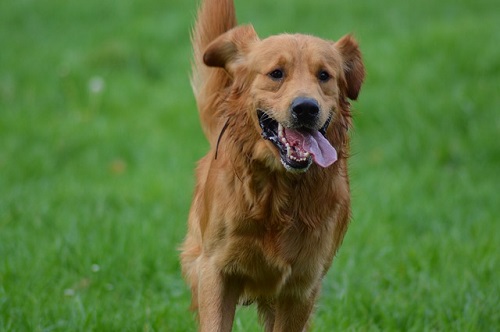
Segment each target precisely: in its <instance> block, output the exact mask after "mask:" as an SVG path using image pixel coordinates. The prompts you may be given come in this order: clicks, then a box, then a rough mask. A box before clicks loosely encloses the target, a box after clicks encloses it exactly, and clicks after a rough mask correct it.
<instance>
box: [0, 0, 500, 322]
mask: <svg viewBox="0 0 500 332" xmlns="http://www.w3.org/2000/svg"><path fill="white" fill-rule="evenodd" d="M236 5H237V10H238V15H239V18H240V21H241V22H252V23H253V24H254V26H255V28H256V30H257V31H258V33H259V34H260V35H261V36H267V35H270V34H275V33H279V32H304V33H312V34H315V35H319V36H320V37H323V38H330V39H338V38H339V37H341V36H342V35H343V34H345V33H349V32H352V33H354V34H355V35H356V37H357V38H358V40H359V41H360V44H361V49H362V51H363V54H364V59H365V62H366V66H367V72H368V76H367V80H366V83H365V85H364V86H363V89H362V92H361V95H360V100H359V101H358V102H356V103H355V104H354V121H355V129H354V130H353V131H352V139H353V144H352V148H353V149H352V150H353V151H352V152H353V156H352V158H351V162H350V164H351V183H352V192H353V220H352V223H351V226H350V229H349V231H348V233H347V236H346V238H345V240H344V244H343V247H342V248H341V250H340V252H339V254H338V256H337V258H336V260H335V261H334V264H333V266H332V269H331V270H330V272H329V274H328V275H327V277H326V278H325V280H324V283H323V292H322V295H321V299H320V301H319V303H318V306H317V310H316V313H315V316H314V320H313V323H312V329H313V331H497V330H499V329H500V276H499V271H500V262H499V260H500V251H499V249H498V248H499V245H500V218H499V215H500V194H499V190H500V178H499V172H500V115H499V108H500V91H499V88H500V33H499V30H498V22H500V11H498V3H497V1H494V0H478V1H472V0H468V1H466V0H458V1H457V0H443V1H431V0H423V1H419V2H415V3H412V2H402V1H396V0H381V1H365V2H362V3H361V2H353V1H347V0H338V1H329V0H311V1H298V0H276V1H265V0H254V1H247V2H244V1H241V0H237V1H236ZM195 10H196V1H185V0H168V1H156V0H143V1H132V0H129V1H107V2H106V1H97V0H88V1H76V0H70V1H63V0H46V1H35V0H23V1H2V2H0V331H193V330H195V326H196V325H195V323H194V319H193V315H192V314H191V313H190V312H189V311H188V306H189V292H188V290H187V288H186V286H185V284H184V282H183V280H182V278H181V275H180V267H179V262H178V252H177V246H178V245H179V244H180V243H181V242H182V239H183V236H184V233H185V221H186V218H187V212H188V209H189V204H190V199H191V194H192V190H193V184H194V178H193V169H194V167H195V162H196V160H197V159H199V158H200V157H201V156H202V155H203V154H204V152H205V151H206V150H207V147H208V145H207V143H206V141H205V138H204V136H203V134H202V132H201V129H200V126H199V123H198V118H197V113H196V109H195V103H194V99H193V97H192V93H191V90H190V86H189V81H188V73H189V63H190V45H189V29H190V26H191V24H192V22H193V16H194V13H195ZM234 330H235V331H256V330H257V331H258V330H259V328H258V325H257V323H256V314H255V311H254V310H253V309H251V308H242V309H240V310H238V312H237V317H236V320H235V328H234Z"/></svg>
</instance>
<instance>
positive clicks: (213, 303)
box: [198, 259, 241, 332]
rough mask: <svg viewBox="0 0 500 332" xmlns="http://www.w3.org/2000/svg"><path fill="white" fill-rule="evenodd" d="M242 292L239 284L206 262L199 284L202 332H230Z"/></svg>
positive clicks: (208, 261)
mask: <svg viewBox="0 0 500 332" xmlns="http://www.w3.org/2000/svg"><path fill="white" fill-rule="evenodd" d="M240 292H241V287H240V285H239V283H237V282H235V281H234V280H231V278H228V277H226V276H224V275H222V273H221V271H220V270H219V269H218V268H217V267H216V266H215V265H214V264H212V263H211V262H210V260H208V259H207V260H205V261H204V264H202V267H201V269H200V274H199V284H198V304H199V307H198V313H199V319H200V332H230V331H231V329H232V326H233V320H234V313H235V310H236V304H237V303H238V299H239V296H240Z"/></svg>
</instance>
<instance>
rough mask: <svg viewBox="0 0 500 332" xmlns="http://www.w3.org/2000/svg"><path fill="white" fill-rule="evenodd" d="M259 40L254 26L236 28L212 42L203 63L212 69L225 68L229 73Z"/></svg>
mask: <svg viewBox="0 0 500 332" xmlns="http://www.w3.org/2000/svg"><path fill="white" fill-rule="evenodd" d="M257 40H259V37H258V36H257V33H256V32H255V30H254V28H253V26H251V25H242V26H238V27H235V28H233V29H231V30H229V31H227V32H225V33H224V34H222V35H220V36H219V37H217V38H216V39H215V40H214V41H212V42H211V43H210V44H209V45H208V47H207V49H206V50H205V54H203V62H204V63H205V64H206V65H207V66H210V67H221V68H225V69H226V70H228V71H229V72H231V71H232V70H231V69H232V65H234V64H235V63H236V62H237V61H238V60H240V59H241V58H243V56H244V54H245V53H246V52H247V50H248V48H249V45H251V44H252V43H253V42H255V41H257Z"/></svg>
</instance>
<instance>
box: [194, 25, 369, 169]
mask: <svg viewBox="0 0 500 332" xmlns="http://www.w3.org/2000/svg"><path fill="white" fill-rule="evenodd" d="M204 60H205V63H206V64H207V65H210V66H217V67H223V68H225V69H226V70H227V71H228V73H229V74H230V75H231V76H232V78H233V82H234V84H236V85H237V86H238V89H240V90H245V91H248V95H247V96H248V98H247V99H248V105H245V107H246V109H247V110H248V111H249V112H250V116H251V117H252V119H254V123H255V127H256V130H259V131H260V132H261V135H262V137H263V138H264V139H266V140H268V141H270V142H271V143H272V145H273V146H272V145H270V144H267V145H266V146H268V148H267V155H268V156H266V157H268V158H274V159H276V156H278V158H279V160H280V161H281V163H282V164H283V166H285V168H286V169H287V170H289V171H293V172H305V171H306V170H307V169H308V168H309V167H310V166H311V164H312V163H313V162H315V163H316V164H318V165H319V166H321V167H328V166H329V165H331V164H333V163H334V162H335V161H336V160H337V151H336V149H335V147H334V145H335V144H336V143H338V142H330V141H329V140H328V139H327V130H328V128H329V126H330V124H331V123H332V122H333V123H335V122H338V121H345V119H341V112H340V109H341V107H342V105H346V104H347V102H346V98H350V99H356V98H357V95H358V92H359V89H360V87H361V83H362V81H363V78H364V67H363V64H362V62H361V55H360V52H359V50H358V47H357V44H356V42H355V41H354V40H353V39H352V38H351V37H349V36H347V37H344V38H343V39H341V40H340V41H339V42H337V43H334V42H331V41H327V40H323V39H320V38H316V37H312V36H306V35H278V36H272V37H269V38H266V39H264V40H259V39H258V38H257V35H256V34H255V32H254V30H253V28H252V27H250V26H242V27H238V28H235V29H233V30H231V31H229V32H227V33H226V34H224V35H222V36H220V37H219V38H218V39H216V40H215V41H214V42H212V44H211V45H210V46H209V47H208V49H207V51H206V52H205V56H204ZM332 143H333V144H332ZM264 154H265V153H264Z"/></svg>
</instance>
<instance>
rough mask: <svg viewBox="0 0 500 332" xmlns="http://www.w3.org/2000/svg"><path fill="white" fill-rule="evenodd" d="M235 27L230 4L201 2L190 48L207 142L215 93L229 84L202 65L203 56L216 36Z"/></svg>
mask: <svg viewBox="0 0 500 332" xmlns="http://www.w3.org/2000/svg"><path fill="white" fill-rule="evenodd" d="M235 26H236V13H235V9H234V3H233V0H202V3H201V5H200V8H199V10H198V16H197V19H196V23H195V26H194V28H193V31H192V35H191V42H192V44H193V56H194V60H193V63H192V74H191V86H192V88H193V92H194V95H195V98H196V102H197V104H198V110H199V112H200V120H201V124H202V127H203V130H204V132H205V135H206V136H207V138H208V139H209V140H212V138H213V135H212V132H213V130H214V129H216V128H215V127H216V126H217V123H218V121H217V119H216V114H215V113H216V111H217V107H216V104H217V102H216V99H218V98H217V94H218V92H220V91H221V89H223V88H224V87H226V86H227V85H228V84H229V82H230V77H229V76H228V75H227V73H226V72H225V71H224V70H223V69H221V68H212V67H208V66H206V65H205V64H204V63H203V53H204V51H205V49H206V48H207V46H208V45H209V44H210V43H211V42H212V41H213V40H214V39H215V38H217V37H218V36H220V35H221V34H223V33H224V32H226V31H228V30H230V29H232V28H233V27H235Z"/></svg>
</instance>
